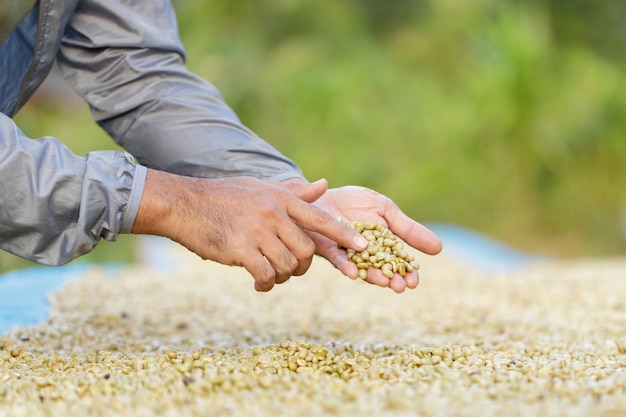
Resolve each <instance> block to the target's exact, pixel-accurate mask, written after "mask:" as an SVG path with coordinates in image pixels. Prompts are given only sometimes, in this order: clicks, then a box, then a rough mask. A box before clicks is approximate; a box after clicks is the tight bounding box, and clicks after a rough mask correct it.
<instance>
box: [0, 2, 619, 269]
mask: <svg viewBox="0 0 626 417" xmlns="http://www.w3.org/2000/svg"><path fill="white" fill-rule="evenodd" d="M175 6H176V8H177V11H178V13H179V30H180V34H181V37H182V40H183V43H184V45H185V48H186V51H187V62H188V65H189V67H190V68H191V70H193V71H194V72H196V73H197V74H199V75H201V76H203V77H204V78H206V79H208V80H210V81H211V82H213V83H214V84H215V85H216V86H217V87H218V88H219V89H220V90H221V92H222V94H223V96H224V98H225V100H226V102H227V103H228V104H230V105H231V106H232V107H233V108H234V109H235V111H236V112H237V113H238V114H239V116H240V118H241V119H242V121H243V122H244V123H245V124H246V125H247V126H249V127H250V128H251V129H252V130H254V131H255V132H256V133H257V134H259V135H260V136H261V137H263V138H264V139H266V140H267V141H268V142H270V143H271V144H273V145H274V146H275V147H277V148H278V149H279V150H280V151H282V152H283V153H284V154H286V155H288V156H290V157H291V158H292V159H294V160H295V161H296V162H297V163H298V164H299V165H300V166H301V167H302V169H303V171H304V173H305V174H306V176H307V177H308V178H309V179H311V180H315V179H317V178H320V177H325V178H327V179H328V180H329V182H330V185H331V186H341V185H347V184H359V185H364V186H368V187H371V188H374V189H376V190H378V191H380V192H382V193H384V194H387V195H388V196H389V197H391V198H393V199H394V200H395V201H396V202H397V203H398V205H399V206H400V207H401V208H402V209H403V210H404V211H405V212H406V213H407V214H409V215H410V216H412V217H413V218H415V219H417V220H419V221H422V222H425V223H429V224H442V223H444V224H454V225H461V226H464V227H467V228H470V229H473V230H476V231H478V232H481V233H484V234H486V235H488V236H492V237H494V238H496V239H498V240H500V241H502V242H505V243H506V244H508V245H511V246H513V247H515V248H518V249H519V250H521V251H526V252H532V253H538V254H548V255H553V256H560V257H582V256H615V255H623V254H624V253H625V252H626V238H625V237H626V226H625V214H626V139H625V137H624V136H625V135H626V82H625V78H624V72H625V71H626V65H625V64H626V55H625V54H624V50H625V48H626V23H625V22H626V6H623V5H622V3H621V2H616V1H613V2H595V1H593V0H568V1H560V0H535V1H532V0H526V1H505V0H471V1H470V0H468V1H459V0H394V1H393V2H382V1H375V0H344V1H336V2H320V1H315V0H271V1H263V2H259V1H252V0H240V1H236V2H234V1H226V0H221V1H192V0H178V1H177V2H176V3H175ZM16 121H17V122H18V124H19V126H20V127H21V128H22V129H23V130H24V131H25V132H26V133H27V134H28V135H29V136H31V137H39V136H43V135H52V136H55V137H58V138H60V139H61V140H63V141H64V142H65V143H66V144H68V146H70V148H71V149H73V150H74V151H75V152H76V153H79V154H83V155H84V154H85V153H86V152H88V151H90V150H96V149H116V146H115V144H114V143H113V142H112V141H111V140H110V139H109V138H108V137H107V136H106V135H105V134H104V132H103V131H102V130H100V128H98V127H97V126H96V125H94V124H93V123H92V121H91V119H90V116H89V111H88V109H87V107H86V106H85V104H83V103H82V102H80V101H79V100H77V99H76V97H74V96H72V95H71V94H70V93H68V92H67V90H66V88H65V87H64V86H63V84H60V83H59V82H58V81H56V80H55V82H52V83H48V84H47V87H46V88H45V89H44V90H42V92H40V94H38V95H37V96H36V97H35V99H34V100H33V101H32V102H31V103H30V104H29V105H28V106H27V107H26V108H25V109H24V110H23V111H22V112H21V113H20V114H19V115H18V116H17V117H16ZM135 239H136V238H135V237H133V236H125V237H123V238H122V239H121V240H120V242H118V243H115V244H112V243H107V242H103V243H102V244H100V245H99V247H98V248H97V249H96V251H95V252H94V253H93V254H91V255H88V258H86V259H92V260H97V261H113V260H114V261H126V260H132V259H133V257H134V256H135V250H134V247H135ZM444 244H445V241H444ZM27 265H31V264H30V263H28V262H26V261H22V260H18V259H17V258H14V257H12V256H10V255H8V254H6V253H2V254H1V255H0V270H2V271H6V270H9V269H15V268H18V267H23V266H27Z"/></svg>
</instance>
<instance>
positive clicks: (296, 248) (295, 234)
mask: <svg viewBox="0 0 626 417" xmlns="http://www.w3.org/2000/svg"><path fill="white" fill-rule="evenodd" d="M281 224H284V225H286V226H287V227H284V228H283V229H282V230H281V231H280V232H279V234H278V238H279V239H280V240H281V242H282V243H283V244H284V245H285V246H286V247H287V249H288V250H289V251H290V252H291V253H292V254H293V256H295V258H296V259H297V262H298V265H297V267H296V268H295V269H294V270H293V272H292V275H296V276H300V275H304V273H305V272H306V271H307V270H308V269H309V266H311V262H312V260H313V255H315V243H314V242H313V240H311V238H310V237H309V236H308V235H307V234H306V233H305V232H304V231H303V230H302V229H300V228H299V227H298V226H296V225H295V224H294V223H293V222H291V221H289V222H285V223H281ZM335 246H336V245H335Z"/></svg>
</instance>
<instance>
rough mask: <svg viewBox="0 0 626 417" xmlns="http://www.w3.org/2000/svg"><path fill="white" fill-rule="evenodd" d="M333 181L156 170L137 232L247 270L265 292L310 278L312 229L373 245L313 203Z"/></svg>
mask: <svg viewBox="0 0 626 417" xmlns="http://www.w3.org/2000/svg"><path fill="white" fill-rule="evenodd" d="M327 188H328V184H327V182H326V181H325V180H321V181H317V182H315V183H312V184H309V183H307V182H304V181H294V182H292V183H289V184H285V183H283V184H278V183H275V182H270V181H263V180H258V179H254V178H250V177H232V178H222V179H200V178H191V177H183V176H178V175H173V174H169V173H165V172H160V171H155V170H148V176H147V178H146V185H145V187H144V193H143V195H142V199H141V203H140V206H139V211H138V213H137V217H136V219H135V223H134V225H133V229H132V233H143V234H153V235H158V236H165V237H168V238H170V239H172V240H174V241H176V242H179V243H180V244H182V245H184V246H185V247H187V248H188V249H189V250H191V251H192V252H195V253H196V254H197V255H198V256H200V257H201V258H202V259H211V260H214V261H217V262H219V263H222V264H225V265H238V266H243V267H244V268H246V270H248V272H250V274H251V275H252V276H253V278H254V279H255V288H256V289H257V290H258V291H269V290H270V289H271V288H272V287H273V286H274V284H280V283H282V282H285V281H286V280H287V279H289V277H290V276H292V275H302V274H304V273H305V272H306V271H307V269H308V268H309V266H310V264H311V260H312V257H313V255H314V254H315V244H314V243H313V241H312V240H311V238H310V237H309V236H308V235H307V233H305V232H304V229H306V230H308V231H312V232H315V233H317V234H319V235H320V236H324V237H325V238H326V239H328V240H330V241H336V242H340V243H341V244H342V245H344V246H345V247H350V248H354V249H355V250H363V249H364V248H365V247H366V246H367V242H366V241H365V239H363V238H362V236H360V235H359V234H358V233H357V232H355V231H354V230H352V229H350V228H349V227H347V226H346V225H344V224H342V223H340V222H338V221H337V220H335V219H334V218H333V217H332V216H331V215H329V214H328V213H327V212H325V211H323V210H321V209H319V208H317V207H315V206H313V205H311V204H309V203H310V202H313V201H315V200H316V199H317V198H319V197H320V196H321V195H322V194H324V192H325V191H326V190H327Z"/></svg>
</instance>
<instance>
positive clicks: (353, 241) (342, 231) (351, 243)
mask: <svg viewBox="0 0 626 417" xmlns="http://www.w3.org/2000/svg"><path fill="white" fill-rule="evenodd" d="M287 213H288V214H289V216H290V217H291V218H292V219H294V221H295V222H296V223H297V224H298V225H299V226H301V227H304V228H305V229H307V230H310V231H312V232H317V233H319V234H320V235H322V236H325V237H327V238H328V239H330V240H332V241H333V242H336V243H338V244H340V245H341V246H343V247H346V248H350V249H352V250H355V251H358V252H360V251H362V250H364V249H365V248H366V247H367V240H365V238H364V237H363V236H361V234H360V233H358V232H357V231H356V230H353V229H351V228H350V227H348V226H347V225H345V224H343V223H341V222H339V221H337V220H335V219H333V217H332V216H331V215H330V214H328V213H327V212H325V211H324V210H321V209H319V208H317V207H315V206H313V205H310V204H307V203H304V202H302V201H299V200H297V199H294V200H292V201H291V204H289V205H288V206H287Z"/></svg>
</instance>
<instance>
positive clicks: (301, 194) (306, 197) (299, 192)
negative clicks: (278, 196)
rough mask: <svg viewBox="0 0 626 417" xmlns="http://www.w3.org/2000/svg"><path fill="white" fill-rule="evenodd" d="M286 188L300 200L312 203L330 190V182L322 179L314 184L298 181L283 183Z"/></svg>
mask: <svg viewBox="0 0 626 417" xmlns="http://www.w3.org/2000/svg"><path fill="white" fill-rule="evenodd" d="M283 184H284V185H285V188H287V190H289V192H291V193H292V194H293V195H295V196H296V197H298V198H299V199H301V200H303V201H306V202H307V203H312V202H314V201H315V200H317V199H318V198H320V197H321V196H322V195H324V193H325V192H326V191H327V190H328V181H326V179H324V178H322V179H319V180H317V181H315V182H313V183H309V182H305V181H304V180H297V181H294V182H285V183H283Z"/></svg>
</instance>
